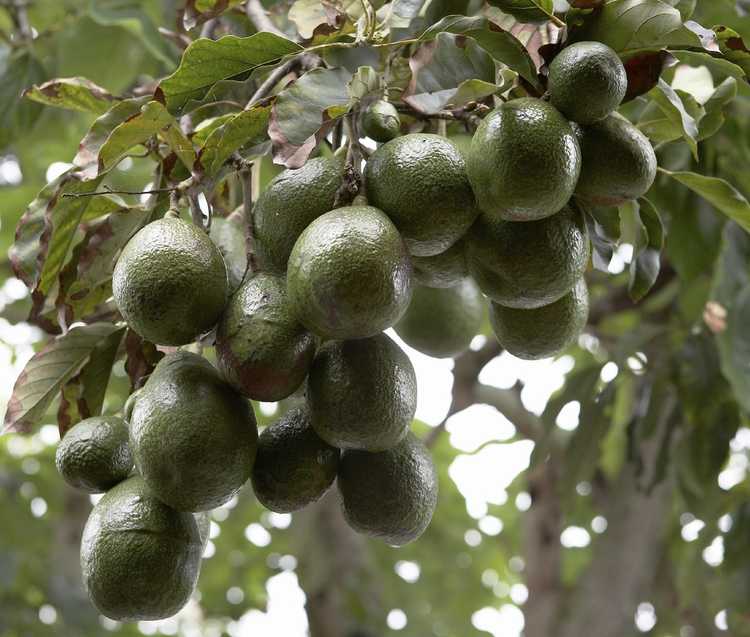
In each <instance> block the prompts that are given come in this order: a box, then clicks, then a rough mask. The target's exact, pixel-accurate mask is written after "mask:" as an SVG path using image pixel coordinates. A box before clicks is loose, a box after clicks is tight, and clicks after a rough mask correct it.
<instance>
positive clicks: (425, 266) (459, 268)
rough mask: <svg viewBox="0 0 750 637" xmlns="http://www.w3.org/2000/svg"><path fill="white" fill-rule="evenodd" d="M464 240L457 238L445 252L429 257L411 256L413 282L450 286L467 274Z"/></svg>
mask: <svg viewBox="0 0 750 637" xmlns="http://www.w3.org/2000/svg"><path fill="white" fill-rule="evenodd" d="M465 247H466V240H465V238H461V239H459V240H458V241H457V242H456V243H454V244H453V245H452V246H451V247H450V248H448V249H447V250H446V251H445V252H441V253H440V254H436V255H434V256H431V257H415V256H412V258H411V263H412V266H413V268H414V282H415V283H418V284H419V285H426V286H427V287H430V288H452V287H453V286H454V285H458V284H459V283H461V281H462V280H463V279H465V278H466V277H467V276H469V270H468V268H467V267H466V254H465Z"/></svg>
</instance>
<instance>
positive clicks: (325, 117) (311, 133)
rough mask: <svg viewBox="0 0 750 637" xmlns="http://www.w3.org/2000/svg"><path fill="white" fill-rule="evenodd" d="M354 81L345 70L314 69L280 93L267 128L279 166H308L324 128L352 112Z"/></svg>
mask: <svg viewBox="0 0 750 637" xmlns="http://www.w3.org/2000/svg"><path fill="white" fill-rule="evenodd" d="M351 77H352V75H351V73H349V72H348V71H346V70H344V69H314V70H312V71H309V72H308V73H305V74H304V75H303V76H302V77H301V78H299V79H298V80H297V81H296V82H294V83H293V84H291V85H290V86H289V87H287V88H286V89H284V90H283V91H282V92H281V93H279V95H278V97H277V99H276V103H275V104H274V106H273V111H272V114H271V123H270V125H269V127H268V134H269V136H270V137H271V140H272V141H273V144H274V150H275V154H274V160H275V161H276V162H278V163H281V164H284V165H285V166H287V167H289V168H296V167H299V166H301V165H302V164H304V163H305V160H306V159H307V157H308V156H309V154H310V153H311V152H312V150H313V148H314V147H315V144H316V139H315V135H316V134H317V133H318V132H319V131H320V129H321V127H322V126H323V125H324V124H325V123H326V122H328V121H330V120H333V119H335V118H337V117H340V116H341V115H344V114H345V113H347V112H348V111H349V108H350V106H351V100H350V98H349V91H348V90H347V85H348V83H349V81H350V80H351Z"/></svg>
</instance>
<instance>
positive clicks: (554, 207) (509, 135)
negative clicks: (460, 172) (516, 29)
mask: <svg viewBox="0 0 750 637" xmlns="http://www.w3.org/2000/svg"><path fill="white" fill-rule="evenodd" d="M467 168H468V173H469V179H470V180H471V185H472V186H473V188H474V194H475V195H476V197H477V202H478V203H479V207H480V208H481V209H482V211H483V212H485V213H486V214H487V215H489V216H490V217H493V218H500V219H504V220H506V221H535V220H537V219H544V218H545V217H549V216H550V215H553V214H555V213H556V212H558V211H559V210H562V208H563V207H564V206H565V204H566V203H568V200H569V199H570V197H571V196H572V194H573V190H574V189H575V186H576V182H577V181H578V175H579V173H580V171H581V150H580V148H579V146H578V141H577V140H576V136H575V134H574V132H573V129H572V128H571V126H570V124H569V123H568V121H567V120H566V119H565V118H564V117H563V116H562V115H561V114H560V112H559V111H558V110H557V109H555V108H554V107H553V106H552V105H550V104H548V103H547V102H543V101H542V100H539V99H536V98H532V97H528V98H521V99H515V100H512V101H510V102H505V103H504V104H502V105H501V106H499V107H498V108H496V109H495V110H494V111H492V112H491V113H490V114H489V115H487V117H485V118H484V120H483V121H482V123H481V124H480V125H479V127H478V128H477V130H476V132H475V133H474V139H473V140H472V142H471V149H470V151H469V158H468V161H467Z"/></svg>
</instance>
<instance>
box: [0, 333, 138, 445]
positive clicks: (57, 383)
mask: <svg viewBox="0 0 750 637" xmlns="http://www.w3.org/2000/svg"><path fill="white" fill-rule="evenodd" d="M122 330H123V328H122V327H120V326H118V325H113V324H111V323H92V324H91V325H82V326H80V327H74V328H73V329H71V330H70V331H69V332H67V333H66V334H63V335H62V336H58V337H55V338H53V339H52V340H51V341H50V342H49V343H48V344H47V346H46V347H45V348H44V349H42V350H41V351H40V352H38V353H37V354H35V355H34V356H33V357H32V358H31V360H29V362H28V363H27V364H26V367H25V368H24V370H23V372H21V375H20V376H19V377H18V379H17V380H16V383H15V385H14V387H13V393H12V394H11V397H10V399H9V401H8V409H7V412H6V414H5V426H4V428H3V433H7V432H18V433H30V432H31V430H32V428H33V427H34V426H35V425H37V424H38V423H39V421H40V420H41V419H42V418H43V417H44V414H45V412H46V410H47V407H49V405H50V403H51V402H52V401H53V400H54V398H55V396H57V393H58V392H59V391H60V388H61V387H62V386H63V384H64V383H66V382H67V381H68V380H70V379H71V378H73V376H75V375H76V374H78V373H79V372H80V371H81V369H82V368H83V366H84V365H85V364H86V363H87V362H88V361H89V360H90V357H91V354H92V352H93V351H94V350H95V349H96V348H97V347H99V346H100V345H102V344H103V343H106V342H107V340H108V339H109V338H110V337H111V336H112V334H114V333H115V332H118V331H122Z"/></svg>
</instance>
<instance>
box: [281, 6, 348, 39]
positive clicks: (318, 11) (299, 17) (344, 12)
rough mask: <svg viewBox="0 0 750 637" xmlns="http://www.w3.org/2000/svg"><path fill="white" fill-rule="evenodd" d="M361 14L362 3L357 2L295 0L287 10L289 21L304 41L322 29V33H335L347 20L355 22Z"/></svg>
mask: <svg viewBox="0 0 750 637" xmlns="http://www.w3.org/2000/svg"><path fill="white" fill-rule="evenodd" d="M361 14H362V3H361V2H360V1H359V0H339V1H332V0H327V1H326V2H319V1H318V0H296V1H295V2H294V4H293V5H292V7H291V9H289V19H290V20H291V21H292V22H294V24H295V26H296V27H297V32H298V33H299V34H300V36H301V37H302V38H303V39H304V40H309V39H311V38H312V37H313V36H314V35H315V34H319V33H320V32H321V29H324V33H329V32H330V33H335V32H336V31H338V30H339V29H341V28H342V27H343V26H344V25H345V24H346V23H347V20H348V21H350V22H356V20H357V18H359V16H360V15H361Z"/></svg>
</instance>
